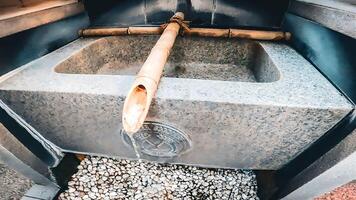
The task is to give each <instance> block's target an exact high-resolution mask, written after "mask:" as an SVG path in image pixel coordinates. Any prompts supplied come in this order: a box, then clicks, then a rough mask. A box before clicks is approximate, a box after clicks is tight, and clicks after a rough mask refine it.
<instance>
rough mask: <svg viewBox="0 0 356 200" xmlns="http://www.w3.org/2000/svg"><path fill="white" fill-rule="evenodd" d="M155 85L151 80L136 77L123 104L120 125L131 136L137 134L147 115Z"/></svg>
mask: <svg viewBox="0 0 356 200" xmlns="http://www.w3.org/2000/svg"><path fill="white" fill-rule="evenodd" d="M156 90H157V84H156V82H155V81H153V80H152V79H149V78H146V77H137V78H136V80H135V82H134V84H133V86H132V88H131V89H130V91H129V93H128V95H127V97H126V99H125V103H124V109H123V115H122V125H123V128H124V130H125V131H126V132H127V133H129V134H133V133H135V132H137V131H138V130H139V129H140V128H141V126H142V125H143V122H144V121H145V119H146V116H147V114H148V110H149V107H150V105H151V101H152V98H153V96H154V94H155V93H156Z"/></svg>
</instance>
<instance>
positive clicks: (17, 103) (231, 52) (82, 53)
mask: <svg viewBox="0 0 356 200" xmlns="http://www.w3.org/2000/svg"><path fill="white" fill-rule="evenodd" d="M157 39H158V37H157V36H120V37H104V38H92V39H83V38H81V39H78V40H76V41H74V42H72V43H70V44H68V45H67V46H64V47H62V48H61V49H58V50H56V51H54V52H52V53H50V54H48V55H46V56H43V57H42V58H40V59H37V60H35V61H33V62H31V63H29V64H27V65H25V66H23V67H21V68H20V69H18V70H16V71H13V72H11V73H9V74H7V75H5V76H3V77H2V78H1V82H0V94H1V99H2V100H3V101H4V102H6V103H7V104H8V105H9V107H10V108H12V109H13V110H14V111H16V112H17V113H18V114H19V115H20V116H21V117H22V118H24V119H25V120H26V121H27V122H28V123H29V124H31V125H32V126H33V127H34V128H35V129H36V130H37V131H38V132H39V133H41V134H42V135H43V137H44V138H46V139H48V140H49V141H51V142H52V143H53V144H55V145H57V146H58V147H60V148H61V149H62V150H63V151H64V152H80V153H85V154H94V155H106V156H111V157H119V158H129V159H135V158H136V157H135V153H134V151H133V149H132V147H131V145H130V142H129V140H128V139H127V137H126V136H125V134H123V133H122V132H121V129H122V124H121V111H122V107H123V102H124V99H125V96H126V94H127V92H128V90H129V88H130V86H131V84H132V82H133V80H134V75H135V74H136V73H137V71H138V70H139V69H140V66H141V65H142V64H143V62H144V61H145V58H146V57H147V55H148V54H149V52H150V49H151V48H152V47H153V45H154V44H155V41H156V40H157ZM351 109H352V106H351V104H350V103H349V102H348V100H347V99H346V98H345V97H344V96H343V95H342V94H341V93H340V92H339V91H338V90H337V89H335V88H334V87H333V85H332V84H330V83H329V82H328V81H327V80H326V79H325V78H324V77H323V76H322V75H321V74H320V73H319V72H318V71H317V70H316V69H315V68H314V67H313V66H312V65H311V64H310V63H309V62H308V61H306V60H305V59H304V58H303V57H302V56H300V55H299V54H298V53H297V52H296V51H294V50H293V49H292V48H290V47H289V46H287V45H285V44H281V43H271V42H259V41H248V40H238V39H217V38H198V37H184V38H181V37H179V38H177V41H176V43H175V46H174V48H173V50H172V52H171V55H170V58H169V60H168V63H167V65H166V67H165V71H164V75H163V77H162V79H161V82H160V85H159V89H158V92H157V94H156V98H155V99H154V101H153V103H152V105H151V108H150V111H149V114H148V117H147V121H148V122H147V123H146V124H145V125H144V127H143V129H142V131H140V132H139V133H138V134H136V135H135V139H136V141H137V143H138V144H139V146H140V151H141V157H142V158H143V159H146V160H151V161H157V162H169V163H177V164H187V165H198V166H205V167H219V168H245V169H270V170H274V169H278V168H280V167H281V166H283V165H284V164H286V163H287V162H289V161H290V160H291V159H293V158H294V157H295V156H296V155H298V154H299V153H300V152H302V151H303V150H304V149H306V148H307V147H308V146H309V145H311V144H312V143H313V142H314V141H316V140H317V139H318V138H319V137H321V136H322V135H323V134H325V133H326V132H327V131H328V130H329V129H330V128H332V127H333V126H334V125H335V124H336V123H337V122H339V121H340V120H341V119H342V118H343V117H344V116H346V115H347V113H348V112H350V111H351Z"/></svg>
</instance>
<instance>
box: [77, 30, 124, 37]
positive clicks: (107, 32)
mask: <svg viewBox="0 0 356 200" xmlns="http://www.w3.org/2000/svg"><path fill="white" fill-rule="evenodd" d="M127 30H128V28H88V29H82V30H80V31H79V35H80V36H83V37H91V36H116V35H127V34H128V33H127Z"/></svg>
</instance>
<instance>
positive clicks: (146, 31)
mask: <svg viewBox="0 0 356 200" xmlns="http://www.w3.org/2000/svg"><path fill="white" fill-rule="evenodd" d="M162 32H163V29H162V28H161V27H129V28H128V31H127V34H129V35H161V34H162Z"/></svg>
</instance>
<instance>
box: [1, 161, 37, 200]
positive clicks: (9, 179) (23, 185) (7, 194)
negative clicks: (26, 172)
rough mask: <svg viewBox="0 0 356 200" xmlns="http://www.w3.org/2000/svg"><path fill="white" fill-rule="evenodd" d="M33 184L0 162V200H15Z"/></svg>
mask: <svg viewBox="0 0 356 200" xmlns="http://www.w3.org/2000/svg"><path fill="white" fill-rule="evenodd" d="M33 184H34V183H33V182H32V181H31V180H29V179H27V178H25V177H24V176H22V175H21V174H19V173H17V172H15V171H14V170H13V169H10V168H9V167H7V166H6V165H4V164H2V163H1V162H0V199H2V200H16V199H21V197H22V196H23V195H24V194H25V193H26V191H27V190H28V189H30V188H31V186H32V185H33Z"/></svg>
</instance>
